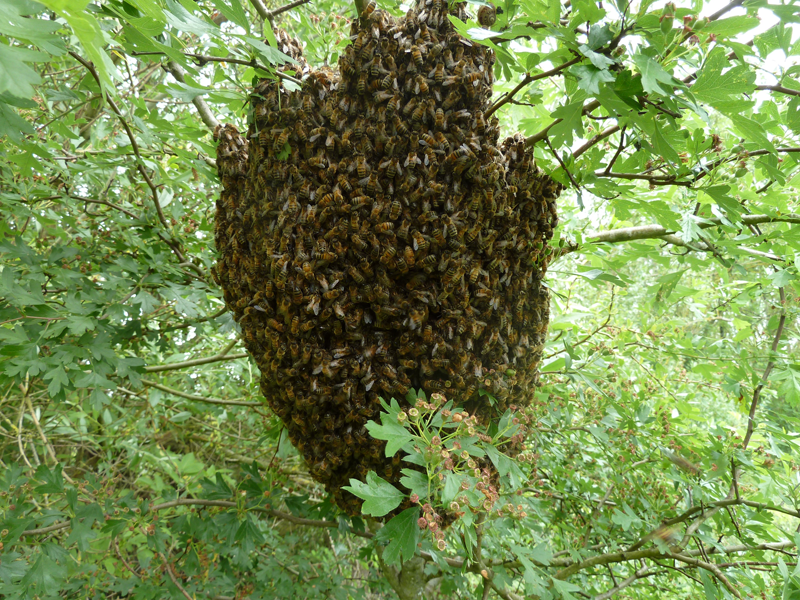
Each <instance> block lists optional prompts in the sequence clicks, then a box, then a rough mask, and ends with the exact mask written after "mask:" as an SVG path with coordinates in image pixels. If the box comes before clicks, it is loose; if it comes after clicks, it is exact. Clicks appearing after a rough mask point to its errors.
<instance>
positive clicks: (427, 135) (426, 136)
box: [420, 133, 438, 146]
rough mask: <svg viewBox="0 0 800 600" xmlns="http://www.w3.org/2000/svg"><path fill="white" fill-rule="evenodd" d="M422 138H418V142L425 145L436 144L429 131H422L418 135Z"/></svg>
mask: <svg viewBox="0 0 800 600" xmlns="http://www.w3.org/2000/svg"><path fill="white" fill-rule="evenodd" d="M420 137H421V138H422V139H421V140H420V144H425V145H427V146H437V145H438V144H437V143H436V139H434V137H433V136H432V135H431V134H430V133H423V134H422V135H421V136H420Z"/></svg>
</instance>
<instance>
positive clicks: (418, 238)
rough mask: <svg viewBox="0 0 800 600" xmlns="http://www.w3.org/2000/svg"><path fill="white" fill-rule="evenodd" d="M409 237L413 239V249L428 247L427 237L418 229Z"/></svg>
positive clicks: (425, 248)
mask: <svg viewBox="0 0 800 600" xmlns="http://www.w3.org/2000/svg"><path fill="white" fill-rule="evenodd" d="M411 237H412V238H413V240H414V250H427V249H428V245H429V244H428V240H427V238H426V237H425V236H424V235H423V234H422V233H420V232H419V231H416V230H415V231H413V232H412V233H411Z"/></svg>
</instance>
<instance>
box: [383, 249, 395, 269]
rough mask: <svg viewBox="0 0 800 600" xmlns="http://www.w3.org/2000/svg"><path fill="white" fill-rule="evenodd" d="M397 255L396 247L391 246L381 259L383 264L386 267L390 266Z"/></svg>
mask: <svg viewBox="0 0 800 600" xmlns="http://www.w3.org/2000/svg"><path fill="white" fill-rule="evenodd" d="M396 254H397V248H395V247H394V246H389V247H388V248H386V249H385V250H384V252H383V254H382V255H381V258H380V261H381V264H384V265H386V264H389V263H390V262H391V261H392V260H393V259H394V257H395V255H396Z"/></svg>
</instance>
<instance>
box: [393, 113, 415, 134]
mask: <svg viewBox="0 0 800 600" xmlns="http://www.w3.org/2000/svg"><path fill="white" fill-rule="evenodd" d="M393 123H394V127H395V129H396V130H397V133H398V134H399V135H408V134H409V133H410V132H411V130H410V129H409V128H408V126H407V125H406V124H405V122H403V121H402V120H401V119H400V117H398V116H397V115H395V116H394V121H393Z"/></svg>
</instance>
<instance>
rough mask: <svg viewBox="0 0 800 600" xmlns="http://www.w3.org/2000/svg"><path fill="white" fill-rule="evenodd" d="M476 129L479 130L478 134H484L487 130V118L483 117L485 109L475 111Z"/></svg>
mask: <svg viewBox="0 0 800 600" xmlns="http://www.w3.org/2000/svg"><path fill="white" fill-rule="evenodd" d="M475 131H477V132H478V135H483V134H484V132H485V131H486V119H485V118H484V117H483V111H480V110H478V111H476V112H475Z"/></svg>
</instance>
